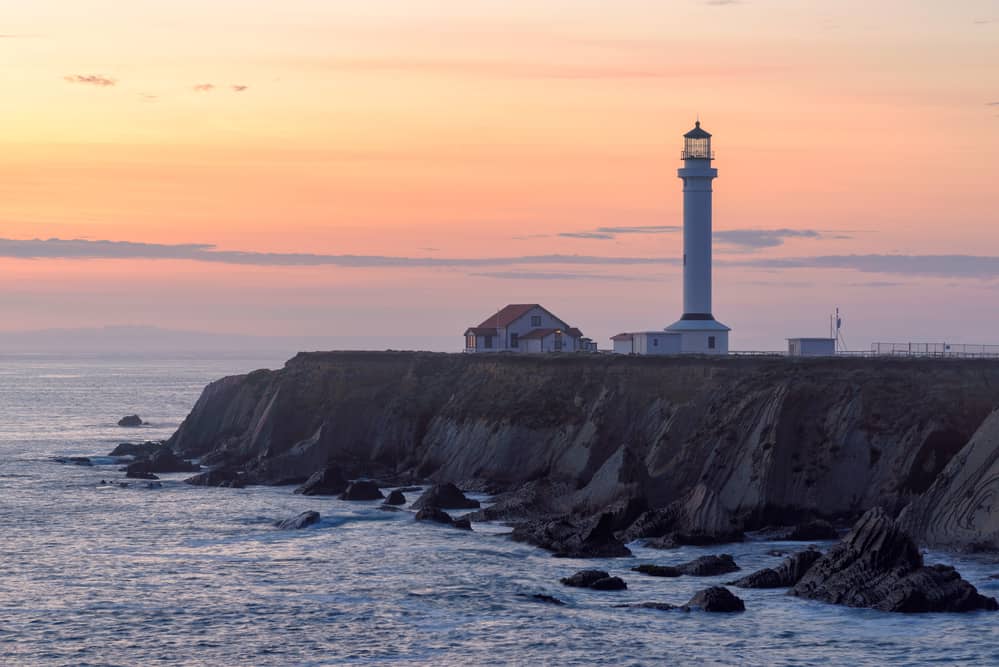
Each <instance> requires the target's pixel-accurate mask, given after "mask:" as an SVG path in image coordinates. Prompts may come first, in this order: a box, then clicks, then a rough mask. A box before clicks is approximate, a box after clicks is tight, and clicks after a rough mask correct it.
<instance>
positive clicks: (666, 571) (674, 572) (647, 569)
mask: <svg viewBox="0 0 999 667" xmlns="http://www.w3.org/2000/svg"><path fill="white" fill-rule="evenodd" d="M631 569H632V570H633V571H634V572H641V573H642V574H647V575H649V576H651V577H679V576H680V575H681V574H683V573H682V572H680V569H679V568H676V567H673V566H672V565H649V564H646V565H639V566H637V567H633V568H631Z"/></svg>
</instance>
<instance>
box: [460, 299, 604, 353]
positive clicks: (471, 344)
mask: <svg viewBox="0 0 999 667" xmlns="http://www.w3.org/2000/svg"><path fill="white" fill-rule="evenodd" d="M593 347H594V346H593V345H592V343H591V342H590V340H589V339H588V338H584V337H583V332H582V331H580V330H579V329H577V328H576V327H571V326H569V325H568V324H566V322H565V320H562V319H559V318H558V317H556V316H555V315H553V314H552V313H551V311H549V310H547V309H546V308H544V307H542V306H540V305H538V304H536V303H511V304H510V305H509V306H506V307H505V308H502V309H500V310H499V311H497V312H496V313H493V314H492V315H490V316H489V317H487V318H486V319H485V320H483V321H482V324H480V325H479V326H477V327H469V328H468V329H466V330H465V352H582V351H588V350H591V349H592V348H593Z"/></svg>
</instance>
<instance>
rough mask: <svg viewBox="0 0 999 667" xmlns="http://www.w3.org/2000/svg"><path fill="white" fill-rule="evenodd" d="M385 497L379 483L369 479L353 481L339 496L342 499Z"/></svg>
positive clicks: (378, 498)
mask: <svg viewBox="0 0 999 667" xmlns="http://www.w3.org/2000/svg"><path fill="white" fill-rule="evenodd" d="M384 497H385V496H384V495H382V492H381V491H380V490H379V489H378V484H377V483H375V482H372V481H371V480H368V479H359V480H356V481H353V482H351V483H350V484H348V485H347V488H346V489H345V490H344V492H343V493H341V494H340V496H339V498H340V500H381V499H382V498H384Z"/></svg>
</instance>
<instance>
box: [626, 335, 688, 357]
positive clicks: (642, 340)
mask: <svg viewBox="0 0 999 667" xmlns="http://www.w3.org/2000/svg"><path fill="white" fill-rule="evenodd" d="M611 341H613V343H614V353H615V354H680V353H681V352H683V349H682V341H683V336H681V335H680V334H678V333H671V332H669V331H634V332H632V333H620V334H618V335H616V336H611Z"/></svg>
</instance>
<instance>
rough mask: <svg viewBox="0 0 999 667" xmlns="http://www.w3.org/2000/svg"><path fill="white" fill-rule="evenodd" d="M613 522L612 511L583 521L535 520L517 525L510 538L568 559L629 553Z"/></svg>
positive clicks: (626, 554) (611, 556) (607, 556)
mask: <svg viewBox="0 0 999 667" xmlns="http://www.w3.org/2000/svg"><path fill="white" fill-rule="evenodd" d="M611 523H612V518H611V516H610V515H609V514H602V515H600V516H599V517H597V518H595V519H590V520H584V521H574V520H572V519H556V520H553V521H545V520H540V521H532V522H527V523H524V524H521V525H518V526H516V527H515V528H514V530H513V533H512V534H511V537H512V538H513V539H514V540H515V541H517V542H527V543H528V544H533V545H535V546H538V547H541V548H542V549H547V550H549V551H551V552H553V554H554V555H555V556H560V557H565V558H615V557H623V556H630V555H631V550H630V549H628V547H626V546H624V544H623V543H622V542H621V541H620V540H618V539H617V538H615V537H614V531H613V530H612V529H611Z"/></svg>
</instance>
